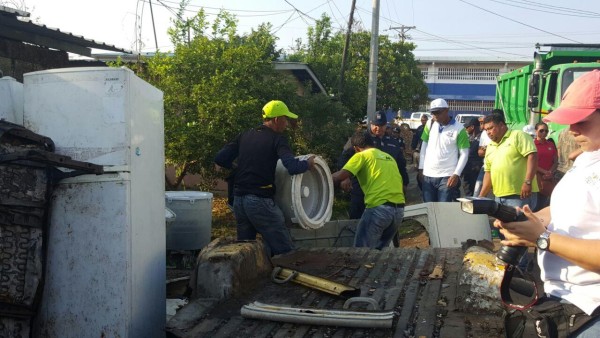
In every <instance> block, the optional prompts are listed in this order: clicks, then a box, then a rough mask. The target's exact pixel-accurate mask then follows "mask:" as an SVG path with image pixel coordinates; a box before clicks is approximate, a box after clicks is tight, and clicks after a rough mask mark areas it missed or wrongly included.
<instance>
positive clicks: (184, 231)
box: [165, 191, 213, 250]
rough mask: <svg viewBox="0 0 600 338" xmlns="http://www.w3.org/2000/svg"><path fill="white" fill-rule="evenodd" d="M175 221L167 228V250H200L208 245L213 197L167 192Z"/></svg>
mask: <svg viewBox="0 0 600 338" xmlns="http://www.w3.org/2000/svg"><path fill="white" fill-rule="evenodd" d="M165 200H166V206H167V208H169V209H171V210H173V212H174V213H175V215H177V217H175V220H174V221H173V223H172V224H171V225H170V226H169V227H167V250H200V249H202V248H203V247H204V246H206V245H207V244H208V243H210V238H211V230H212V201H213V195H212V194H211V193H209V192H202V191H167V192H165Z"/></svg>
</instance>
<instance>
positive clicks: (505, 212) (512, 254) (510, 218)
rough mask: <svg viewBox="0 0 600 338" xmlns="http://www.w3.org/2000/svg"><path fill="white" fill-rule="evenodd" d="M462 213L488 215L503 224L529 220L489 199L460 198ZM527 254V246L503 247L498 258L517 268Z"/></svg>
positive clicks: (512, 209) (521, 214) (510, 208)
mask: <svg viewBox="0 0 600 338" xmlns="http://www.w3.org/2000/svg"><path fill="white" fill-rule="evenodd" d="M458 201H459V202H460V208H461V209H462V211H464V212H466V213H469V214H487V215H489V216H492V217H495V218H497V219H499V220H501V221H502V222H518V221H524V220H526V219H527V217H525V215H523V213H518V212H517V210H516V209H515V208H514V207H510V206H506V205H503V204H500V203H498V202H496V201H494V200H491V199H489V198H481V197H464V198H458ZM526 252H527V247H526V246H506V245H504V246H502V247H501V248H500V250H498V252H497V253H496V257H498V259H500V260H502V261H503V262H504V263H506V264H509V265H513V266H517V265H518V264H519V261H520V260H521V257H523V255H524V254H525V253H526Z"/></svg>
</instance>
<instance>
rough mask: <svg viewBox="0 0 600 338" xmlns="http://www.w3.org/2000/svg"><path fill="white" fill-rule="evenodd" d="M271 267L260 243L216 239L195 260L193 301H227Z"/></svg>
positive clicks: (267, 272)
mask: <svg viewBox="0 0 600 338" xmlns="http://www.w3.org/2000/svg"><path fill="white" fill-rule="evenodd" d="M272 269H273V266H272V265H271V262H270V260H269V258H268V257H267V254H266V250H265V247H264V243H263V242H262V240H257V241H251V242H236V241H234V239H233V238H219V239H216V240H214V241H212V242H211V243H210V244H209V245H208V246H207V247H205V248H204V249H202V251H201V252H200V254H199V255H198V259H197V261H196V271H195V272H194V275H193V276H195V278H194V279H193V280H192V281H190V285H192V287H193V288H194V292H193V294H192V296H193V298H217V299H226V298H230V297H233V296H237V295H240V294H241V293H242V292H243V290H248V289H251V288H252V287H253V285H254V284H256V282H257V281H258V280H260V279H262V278H265V277H268V276H269V275H270V273H271V270H272Z"/></svg>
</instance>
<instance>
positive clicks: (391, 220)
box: [354, 205, 404, 250]
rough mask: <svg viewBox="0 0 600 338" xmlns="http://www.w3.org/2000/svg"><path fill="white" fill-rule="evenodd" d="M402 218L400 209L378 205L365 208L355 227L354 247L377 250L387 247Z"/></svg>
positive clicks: (402, 213)
mask: <svg viewBox="0 0 600 338" xmlns="http://www.w3.org/2000/svg"><path fill="white" fill-rule="evenodd" d="M403 217H404V208H402V207H400V208H396V207H392V206H388V205H380V206H376V207H374V208H366V209H365V212H364V213H363V215H362V217H361V218H360V221H358V225H357V226H356V234H355V236H354V246H355V247H357V248H359V247H369V248H371V249H379V250H381V249H382V248H385V247H387V246H389V245H390V242H391V241H392V238H394V235H395V234H396V231H398V227H399V226H400V224H401V223H402V218H403Z"/></svg>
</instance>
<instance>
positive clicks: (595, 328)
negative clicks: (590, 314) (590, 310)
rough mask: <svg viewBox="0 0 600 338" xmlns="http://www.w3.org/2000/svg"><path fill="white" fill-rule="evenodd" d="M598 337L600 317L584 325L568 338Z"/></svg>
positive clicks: (599, 334)
mask: <svg viewBox="0 0 600 338" xmlns="http://www.w3.org/2000/svg"><path fill="white" fill-rule="evenodd" d="M598 337H600V317H598V318H596V319H594V320H592V321H590V322H589V323H587V324H585V326H584V327H583V328H581V329H580V330H579V332H577V333H576V334H574V335H571V336H570V337H569V338H598Z"/></svg>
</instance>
